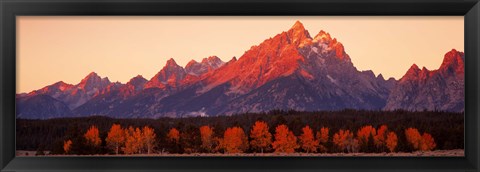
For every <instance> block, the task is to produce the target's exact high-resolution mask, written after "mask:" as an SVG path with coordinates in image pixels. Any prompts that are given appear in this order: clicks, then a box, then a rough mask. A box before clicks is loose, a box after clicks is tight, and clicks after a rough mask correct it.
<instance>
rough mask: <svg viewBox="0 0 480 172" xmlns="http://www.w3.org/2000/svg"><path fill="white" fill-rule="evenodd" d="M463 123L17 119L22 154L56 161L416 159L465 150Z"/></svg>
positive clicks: (348, 118)
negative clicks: (64, 157) (381, 155)
mask: <svg viewBox="0 0 480 172" xmlns="http://www.w3.org/2000/svg"><path fill="white" fill-rule="evenodd" d="M463 119H464V117H463V114H462V113H452V112H430V111H423V112H408V111H358V110H343V111H322V112H298V111H271V112H268V113H248V114H241V115H235V116H219V117H190V118H159V119H115V118H108V117H101V116H94V117H84V118H59V119H49V120H27V119H17V132H16V134H17V149H18V150H46V151H49V152H50V153H51V154H65V153H66V152H67V151H65V149H64V148H68V149H67V150H68V154H116V153H119V154H138V153H142V154H148V153H179V154H183V153H185V154H188V153H236V152H244V153H262V152H265V153H269V152H285V153H289V152H292V150H293V151H294V152H305V153H307V152H308V153H315V152H316V153H334V152H390V151H393V152H412V151H416V150H424V151H427V150H432V149H463V145H464V144H463V143H464V138H463V135H464V134H463V129H464V125H463ZM257 122H261V123H262V124H257ZM263 124H265V125H263ZM257 125H258V126H257ZM113 126H116V128H117V129H115V128H113ZM387 126H388V127H387ZM255 128H262V129H255ZM265 128H266V129H265ZM410 128H411V129H410ZM112 129H113V130H117V131H118V132H117V135H122V136H123V137H124V141H123V142H119V144H118V145H117V146H113V147H112V144H110V143H111V142H112V140H111V139H108V138H109V135H113V133H110V132H111V130H112ZM254 129H255V130H256V131H255V132H253V130H254ZM120 131H121V132H120ZM407 131H408V132H407ZM415 131H416V132H415ZM420 131H421V132H420ZM87 133H88V134H87ZM97 133H98V134H97ZM114 133H115V132H114ZM149 133H151V134H149ZM269 134H270V135H271V138H270V139H269V138H268V137H266V136H268V135H269ZM86 135H90V136H98V138H100V139H98V138H97V137H94V138H95V139H91V138H89V139H87V137H86ZM152 135H153V137H152ZM127 136H128V137H127ZM146 136H150V138H153V139H150V141H148V142H150V143H151V144H149V145H147V144H146V143H145V141H142V137H146ZM260 136H265V137H260ZM111 137H113V136H111ZM260 138H264V139H263V140H262V139H260ZM395 138H396V139H395ZM98 140H100V142H99V141H98ZM268 140H270V142H269V141H268ZM282 140H283V141H282ZM292 140H295V142H293V141H292ZM395 140H396V141H395ZM395 142H396V144H394V143H395ZM287 143H288V144H287ZM293 143H296V144H293ZM139 145H140V146H139ZM259 145H261V146H259ZM394 145H395V146H394ZM392 148H393V149H392Z"/></svg>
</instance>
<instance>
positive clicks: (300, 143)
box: [63, 121, 436, 154]
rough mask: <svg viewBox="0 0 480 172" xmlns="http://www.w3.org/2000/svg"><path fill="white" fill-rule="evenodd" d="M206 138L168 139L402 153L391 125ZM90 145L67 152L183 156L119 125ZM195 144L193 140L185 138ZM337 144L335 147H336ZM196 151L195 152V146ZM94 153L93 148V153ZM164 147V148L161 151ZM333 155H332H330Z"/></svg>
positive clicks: (213, 148)
mask: <svg viewBox="0 0 480 172" xmlns="http://www.w3.org/2000/svg"><path fill="white" fill-rule="evenodd" d="M198 130H199V133H200V136H199V138H200V144H199V145H183V144H185V142H181V140H182V137H185V136H186V135H185V134H182V133H181V132H180V131H179V130H178V129H176V128H171V129H170V130H169V131H168V134H167V135H166V139H165V140H166V141H167V142H168V144H170V145H173V146H174V147H182V148H183V152H182V153H227V154H231V153H245V152H247V151H248V150H249V149H250V150H251V151H252V152H254V153H264V152H265V151H266V152H274V153H295V152H304V153H317V152H319V153H325V152H346V153H356V152H367V153H372V152H396V147H397V144H398V137H397V134H396V133H395V132H393V131H389V130H388V127H387V126H386V125H381V126H379V128H377V129H376V128H374V127H372V126H371V125H368V126H364V127H362V128H360V129H359V130H358V131H357V132H356V134H354V132H351V131H350V130H343V129H341V130H339V131H337V132H336V133H334V134H333V133H330V129H329V128H327V127H322V128H321V129H320V130H319V131H317V132H314V131H313V130H312V128H310V127H309V126H308V125H307V126H305V127H303V128H302V132H301V135H299V136H296V135H295V134H293V132H292V131H290V129H289V128H288V126H287V125H284V124H282V125H278V126H276V127H275V133H274V134H272V133H270V132H269V126H268V124H267V123H266V122H264V121H256V122H255V124H254V125H253V126H252V128H251V130H250V132H249V133H247V132H245V131H244V130H243V129H242V128H241V127H230V128H227V129H226V130H225V131H224V133H223V137H216V136H215V134H214V130H213V128H212V127H210V126H208V125H206V126H201V127H200V128H198ZM83 137H84V141H85V142H84V143H74V142H73V141H72V140H71V139H67V140H65V141H64V145H63V151H64V152H63V153H64V154H70V153H75V152H72V145H73V144H85V145H83V146H86V147H90V149H91V150H93V152H90V153H91V154H100V153H101V145H102V144H101V142H102V141H105V142H106V147H107V149H108V150H109V151H110V153H112V152H114V153H115V154H152V153H156V154H158V153H162V154H163V153H180V152H177V151H178V149H169V150H167V152H164V151H165V149H162V148H161V147H156V145H155V141H156V140H157V139H158V138H157V136H156V134H155V132H154V129H152V128H151V127H148V126H144V127H142V128H134V127H132V126H129V127H128V128H122V126H121V125H119V124H113V125H112V127H111V128H110V130H109V131H108V134H107V137H106V138H105V139H102V138H100V134H99V130H98V128H97V127H95V126H91V127H90V128H89V129H88V130H87V131H86V133H85V134H84V135H83ZM405 137H406V141H407V142H408V144H409V145H410V146H411V147H412V150H420V151H431V150H433V149H434V148H435V147H436V143H435V140H434V138H433V137H432V136H431V135H430V134H429V133H426V132H424V133H423V134H420V132H419V131H418V130H417V129H416V128H408V129H406V130H405ZM185 139H189V138H185ZM330 143H331V144H330ZM192 146H193V147H192ZM92 148H93V149H92ZM157 148H158V149H157ZM329 150H330V151H329Z"/></svg>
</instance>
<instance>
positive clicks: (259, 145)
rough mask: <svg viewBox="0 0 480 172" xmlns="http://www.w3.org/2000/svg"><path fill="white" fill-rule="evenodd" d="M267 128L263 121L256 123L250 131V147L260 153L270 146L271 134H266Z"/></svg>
mask: <svg viewBox="0 0 480 172" xmlns="http://www.w3.org/2000/svg"><path fill="white" fill-rule="evenodd" d="M268 130H269V128H268V125H267V123H265V122H263V121H256V122H255V124H254V125H253V127H252V130H251V131H250V138H251V139H252V141H250V145H251V146H252V148H254V149H257V150H258V149H260V152H262V153H263V150H265V149H268V148H269V147H270V144H272V134H271V133H270V132H268Z"/></svg>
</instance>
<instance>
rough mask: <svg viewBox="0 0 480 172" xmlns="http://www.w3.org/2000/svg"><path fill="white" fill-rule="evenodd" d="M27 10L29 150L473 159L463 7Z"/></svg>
mask: <svg viewBox="0 0 480 172" xmlns="http://www.w3.org/2000/svg"><path fill="white" fill-rule="evenodd" d="M16 20H17V26H16V27H17V31H16V33H17V46H16V47H17V50H16V52H17V57H16V64H17V66H16V70H17V71H16V97H15V99H16V100H15V101H16V155H17V156H49V157H51V156H326V157H337V156H375V157H376V156H381V157H402V156H409V157H410V156H413V157H425V156H427V157H428V156H441V157H451V156H454V157H458V156H460V157H462V156H465V151H464V143H465V138H464V119H465V116H464V111H465V91H464V89H465V76H464V75H465V65H464V62H465V54H464V18H463V16H458V17H446V16H420V17H419V16H405V17H400V16H385V17H381V16H375V17H374V16H368V17H367V16H364V17H358V16H203V17H199V16H18V17H17V18H16Z"/></svg>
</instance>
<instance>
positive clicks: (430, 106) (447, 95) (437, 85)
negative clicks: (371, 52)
mask: <svg viewBox="0 0 480 172" xmlns="http://www.w3.org/2000/svg"><path fill="white" fill-rule="evenodd" d="M464 58H465V57H464V53H463V52H459V51H457V50H455V49H452V50H451V51H450V52H447V53H446V54H445V57H444V61H443V63H442V65H441V66H440V67H439V68H438V69H436V70H428V69H426V68H423V69H420V68H419V67H418V66H417V65H415V64H413V65H412V67H411V68H410V69H409V70H408V71H407V72H406V74H405V75H404V76H403V77H402V78H401V79H399V80H395V79H393V78H390V79H385V78H384V77H383V76H382V75H381V74H379V75H378V76H375V75H374V73H373V72H372V71H370V70H368V71H359V70H358V69H357V68H356V67H355V66H354V65H353V63H352V62H351V60H350V56H349V55H348V54H347V53H346V52H345V49H344V46H343V45H342V43H341V42H339V41H337V39H336V38H332V37H331V36H330V34H329V33H327V32H325V31H323V30H322V31H320V32H319V33H317V34H316V35H315V36H314V37H312V36H311V35H310V33H309V32H308V31H307V30H306V29H305V28H304V26H303V24H302V23H300V22H299V21H297V22H296V23H295V24H294V25H293V26H292V27H291V28H290V29H289V30H288V31H286V32H282V33H280V34H277V35H275V36H274V37H272V38H269V39H266V40H265V41H263V42H262V43H260V44H259V45H255V46H252V47H251V48H250V49H249V50H247V51H246V52H245V53H244V54H243V55H242V56H241V57H239V58H238V60H237V58H236V57H233V58H232V59H231V60H229V61H228V62H223V61H222V60H221V59H220V58H218V57H217V56H211V57H208V58H204V59H203V60H202V61H201V62H197V61H194V60H192V61H190V62H189V63H188V64H187V65H186V66H185V67H182V66H179V65H178V64H177V63H176V62H175V60H174V59H169V60H168V61H167V63H166V65H165V66H164V67H163V68H162V69H161V70H160V71H159V72H158V73H157V74H156V75H155V76H153V77H152V78H151V79H150V80H147V79H145V78H143V77H142V76H141V75H138V76H136V77H134V78H132V79H131V80H130V81H128V82H127V83H125V84H123V83H119V82H111V81H110V80H109V79H108V78H102V77H100V76H98V75H97V74H96V73H95V72H92V73H90V74H88V75H87V76H86V77H85V78H84V79H82V80H81V81H80V83H78V84H76V85H72V84H67V83H64V82H62V81H60V82H57V83H54V84H52V85H49V86H46V87H44V88H41V89H39V90H35V91H32V92H30V93H23V94H17V96H16V102H17V118H34V119H46V118H57V117H78V116H91V115H105V116H110V117H115V118H158V117H188V116H218V115H233V114H238V113H246V112H266V111H270V110H290V109H294V110H300V111H319V110H342V109H367V110H381V109H383V110H396V109H403V110H410V111H421V110H439V111H464Z"/></svg>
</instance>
